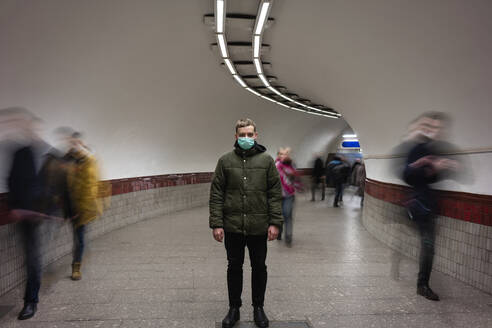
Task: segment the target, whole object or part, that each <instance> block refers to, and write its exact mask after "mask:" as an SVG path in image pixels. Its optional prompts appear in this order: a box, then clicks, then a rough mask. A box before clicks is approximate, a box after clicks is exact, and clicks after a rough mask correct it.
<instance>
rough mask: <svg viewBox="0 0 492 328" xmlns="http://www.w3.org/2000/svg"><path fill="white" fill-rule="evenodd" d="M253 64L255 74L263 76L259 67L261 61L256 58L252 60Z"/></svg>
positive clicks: (261, 68)
mask: <svg viewBox="0 0 492 328" xmlns="http://www.w3.org/2000/svg"><path fill="white" fill-rule="evenodd" d="M253 62H254V63H255V67H256V72H257V73H258V74H263V67H262V66H261V61H260V60H259V59H258V58H254V59H253Z"/></svg>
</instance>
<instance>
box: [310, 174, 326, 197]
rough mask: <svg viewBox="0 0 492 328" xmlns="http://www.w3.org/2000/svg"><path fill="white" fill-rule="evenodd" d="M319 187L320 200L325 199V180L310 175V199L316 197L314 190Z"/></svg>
mask: <svg viewBox="0 0 492 328" xmlns="http://www.w3.org/2000/svg"><path fill="white" fill-rule="evenodd" d="M318 188H321V200H325V181H324V179H322V178H318V177H312V180H311V200H315V198H316V190H317V189H318Z"/></svg>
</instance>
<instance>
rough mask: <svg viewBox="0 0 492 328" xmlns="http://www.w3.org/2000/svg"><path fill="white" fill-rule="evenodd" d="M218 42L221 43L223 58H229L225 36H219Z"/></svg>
mask: <svg viewBox="0 0 492 328" xmlns="http://www.w3.org/2000/svg"><path fill="white" fill-rule="evenodd" d="M217 40H218V41H219V49H220V53H221V55H222V57H223V58H227V57H228V56H227V45H226V41H225V36H224V34H217Z"/></svg>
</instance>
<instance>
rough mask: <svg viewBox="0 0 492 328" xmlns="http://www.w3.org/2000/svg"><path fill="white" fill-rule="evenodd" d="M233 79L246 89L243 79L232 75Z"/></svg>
mask: <svg viewBox="0 0 492 328" xmlns="http://www.w3.org/2000/svg"><path fill="white" fill-rule="evenodd" d="M233 77H234V79H235V80H236V81H237V83H239V84H240V85H241V86H242V87H243V88H246V87H247V85H246V83H244V81H243V79H242V78H241V77H240V76H239V75H233Z"/></svg>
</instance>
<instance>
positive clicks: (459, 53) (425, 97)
mask: <svg viewBox="0 0 492 328" xmlns="http://www.w3.org/2000/svg"><path fill="white" fill-rule="evenodd" d="M271 14H272V16H273V17H275V18H277V20H276V23H275V28H273V29H271V31H269V33H270V37H271V39H270V40H271V41H270V43H271V44H275V46H274V47H272V49H271V52H270V57H269V59H270V60H271V62H272V63H274V64H275V69H276V70H278V72H282V83H285V85H288V86H289V88H292V89H293V90H296V92H299V94H302V95H305V96H306V97H307V98H309V99H312V100H314V101H316V102H320V103H323V102H329V103H330V105H333V107H334V108H336V109H337V110H339V111H340V112H341V113H343V116H344V118H345V119H346V120H347V122H348V123H349V124H350V125H351V126H352V127H353V128H354V129H355V130H356V131H357V134H358V136H359V137H360V138H361V141H362V146H363V148H364V151H365V154H367V155H377V156H379V155H385V154H388V153H390V152H391V151H392V149H393V147H394V146H396V145H397V144H398V143H399V138H400V137H401V136H402V135H403V134H404V133H405V131H406V126H407V124H408V123H409V122H410V121H411V120H412V119H414V118H415V117H416V116H418V115H419V114H420V113H423V112H425V111H429V110H437V111H443V112H447V113H449V114H451V116H452V118H453V126H452V131H451V134H452V135H451V141H453V142H454V143H456V144H457V145H458V146H459V147H460V148H462V150H464V151H465V150H466V151H469V152H473V151H481V150H482V151H488V152H490V151H492V142H491V140H492V129H490V114H491V113H492V109H491V104H492V63H491V58H492V37H491V32H492V19H491V18H490V17H492V2H491V1H489V0H474V1H466V0H418V1H403V0H396V1H395V0H375V1H365V0H351V1H342V0H330V1H327V0H309V1H277V2H275V5H274V6H273V7H272V11H271ZM292 40H296V42H295V43H294V42H293V41H292ZM301 58H302V60H303V61H302V63H303V64H302V65H300V64H299V61H300V59H301ZM300 74H302V76H303V78H302V80H300V79H298V76H299V75H300Z"/></svg>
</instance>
